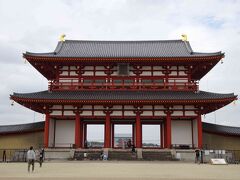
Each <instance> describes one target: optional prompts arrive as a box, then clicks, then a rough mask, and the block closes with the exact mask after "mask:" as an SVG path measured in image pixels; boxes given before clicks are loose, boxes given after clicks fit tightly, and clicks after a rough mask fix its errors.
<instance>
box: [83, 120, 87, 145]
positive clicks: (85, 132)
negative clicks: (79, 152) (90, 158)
mask: <svg viewBox="0 0 240 180" xmlns="http://www.w3.org/2000/svg"><path fill="white" fill-rule="evenodd" d="M83 126H84V127H83V129H84V133H83V140H84V148H87V123H84V124H83Z"/></svg>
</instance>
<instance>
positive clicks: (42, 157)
mask: <svg viewBox="0 0 240 180" xmlns="http://www.w3.org/2000/svg"><path fill="white" fill-rule="evenodd" d="M43 159H44V149H43V148H42V149H41V150H40V154H39V164H40V167H42V163H43Z"/></svg>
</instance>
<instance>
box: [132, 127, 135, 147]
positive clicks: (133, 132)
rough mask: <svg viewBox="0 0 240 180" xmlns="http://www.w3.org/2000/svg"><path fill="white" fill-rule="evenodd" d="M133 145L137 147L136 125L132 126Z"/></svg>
mask: <svg viewBox="0 0 240 180" xmlns="http://www.w3.org/2000/svg"><path fill="white" fill-rule="evenodd" d="M132 144H134V145H136V142H135V125H134V124H132Z"/></svg>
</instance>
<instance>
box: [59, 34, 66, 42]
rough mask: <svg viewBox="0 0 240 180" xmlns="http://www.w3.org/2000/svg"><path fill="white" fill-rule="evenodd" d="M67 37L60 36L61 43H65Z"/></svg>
mask: <svg viewBox="0 0 240 180" xmlns="http://www.w3.org/2000/svg"><path fill="white" fill-rule="evenodd" d="M65 37H66V35H65V34H62V35H61V36H60V38H59V39H60V41H61V42H63V41H65Z"/></svg>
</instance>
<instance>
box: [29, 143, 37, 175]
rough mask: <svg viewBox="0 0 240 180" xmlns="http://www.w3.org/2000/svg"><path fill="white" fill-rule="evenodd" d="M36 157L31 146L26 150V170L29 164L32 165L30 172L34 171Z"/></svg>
mask: <svg viewBox="0 0 240 180" xmlns="http://www.w3.org/2000/svg"><path fill="white" fill-rule="evenodd" d="M35 159H36V154H35V152H34V150H33V147H32V146H31V147H30V148H29V150H28V152H27V160H28V172H30V166H31V165H32V172H33V171H34V162H35Z"/></svg>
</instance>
